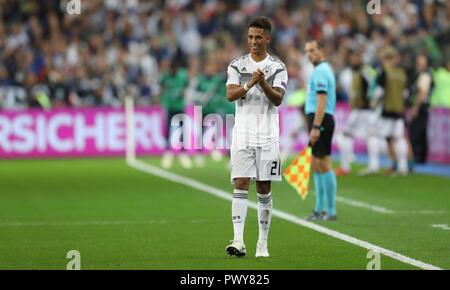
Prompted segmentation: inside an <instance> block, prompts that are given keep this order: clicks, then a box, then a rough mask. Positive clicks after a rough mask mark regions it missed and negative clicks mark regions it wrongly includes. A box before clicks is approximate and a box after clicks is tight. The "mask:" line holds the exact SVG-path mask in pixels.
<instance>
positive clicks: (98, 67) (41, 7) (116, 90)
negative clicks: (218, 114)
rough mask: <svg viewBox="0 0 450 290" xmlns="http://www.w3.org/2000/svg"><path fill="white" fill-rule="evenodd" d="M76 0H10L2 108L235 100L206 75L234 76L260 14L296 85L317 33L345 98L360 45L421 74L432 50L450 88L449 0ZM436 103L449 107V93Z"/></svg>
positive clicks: (3, 13) (5, 8) (4, 7)
mask: <svg viewBox="0 0 450 290" xmlns="http://www.w3.org/2000/svg"><path fill="white" fill-rule="evenodd" d="M67 2H68V1H60V0H50V1H46V0H39V1H25V0H23V1H21V0H16V1H11V0H0V108H2V109H11V108H26V107H30V106H31V107H35V106H37V107H44V108H49V107H80V106H119V105H120V104H121V98H122V97H123V96H124V95H125V94H132V95H134V96H136V97H137V99H138V100H139V103H140V104H159V103H162V104H164V105H165V106H166V107H170V106H172V105H173V103H177V105H178V106H180V105H181V104H183V103H184V102H185V101H187V102H192V101H193V102H211V101H214V100H216V99H220V98H221V97H223V98H222V99H225V97H224V90H223V88H221V86H220V85H217V86H212V87H209V86H208V85H205V84H206V83H208V82H209V80H210V78H214V79H215V82H216V83H217V84H219V83H221V81H223V83H224V82H225V81H224V80H225V77H226V76H225V75H224V74H225V72H226V66H227V64H228V63H229V62H230V60H231V59H233V58H235V57H237V56H239V55H241V54H242V53H243V51H244V50H245V48H246V34H245V31H246V29H245V28H246V23H247V21H248V19H249V18H250V17H251V16H253V15H268V16H270V17H271V18H272V19H273V21H274V24H275V27H276V30H275V32H274V35H273V41H272V51H273V53H274V54H276V55H277V56H279V57H280V58H281V59H282V60H284V61H285V62H286V63H287V64H288V69H289V77H290V82H289V84H290V87H289V91H291V92H292V91H295V90H296V89H298V88H305V83H306V81H305V80H306V79H307V78H308V74H309V72H310V70H311V67H310V66H309V64H308V63H307V61H306V59H305V58H304V55H303V45H304V43H305V41H306V40H307V39H309V38H317V37H320V38H323V39H324V40H325V43H326V50H327V55H329V56H330V61H331V62H332V64H333V65H334V67H335V68H336V73H337V77H338V80H339V84H340V86H339V94H338V98H339V99H340V100H343V101H345V100H347V99H348V89H349V88H348V83H349V81H348V78H346V71H348V70H346V69H348V67H349V64H348V63H349V61H348V60H349V51H350V50H351V49H352V48H354V47H355V46H358V47H359V48H361V49H363V51H364V55H363V60H364V62H365V63H367V64H371V65H372V66H374V67H375V68H376V67H377V66H379V65H380V61H379V58H378V55H377V53H378V52H379V50H380V49H381V48H382V47H385V46H387V45H389V44H390V45H393V46H394V47H395V48H397V50H398V51H399V52H400V54H401V56H402V62H401V64H402V65H403V66H404V67H405V68H406V69H407V71H408V72H409V74H411V75H412V74H414V63H415V62H414V61H413V60H414V58H415V56H416V55H418V54H420V53H425V54H426V55H427V56H428V57H429V59H430V64H431V65H432V67H434V68H438V67H441V69H440V70H436V72H437V71H439V72H440V73H439V74H437V73H436V74H434V76H435V78H439V80H437V81H438V82H437V83H436V82H435V85H441V86H444V87H445V88H448V86H449V84H448V82H449V75H450V72H449V70H450V51H449V49H450V45H449V43H450V41H449V37H450V36H449V35H450V2H448V1H444V0H411V1H406V0H398V1H381V3H382V4H383V5H382V13H381V14H379V15H376V14H375V15H369V14H368V13H367V11H366V2H367V1H360V0H341V1H326V0H319V1H306V0H297V1H274V0H252V1H244V0H234V1H218V0H203V1H201V0H200V1H191V0H167V1H151V0H150V1H143V0H141V1H139V0H105V1H100V0H91V1H84V0H82V1H81V7H82V10H81V14H80V15H69V14H68V13H67V11H66V4H67ZM202 78H203V79H202ZM196 85H197V86H198V87H201V88H200V89H203V90H204V91H205V90H206V91H208V90H209V91H208V92H209V93H208V94H206V96H204V98H200V100H195V97H194V99H192V98H187V100H185V99H186V98H185V97H186V94H185V89H186V88H188V87H190V88H194V89H195V86H196ZM211 90H215V91H217V92H215V93H214V94H211V93H210V91H211ZM441 90H442V89H441ZM289 91H288V95H289ZM447 92H448V91H447ZM191 95H193V96H195V94H191ZM444 95H445V94H444ZM177 98H179V100H177ZM165 99H166V100H165ZM431 102H432V104H433V105H436V106H450V95H449V94H447V95H446V96H442V94H440V95H439V96H438V97H436V98H434V99H433V98H432V99H431ZM221 106H226V104H223V103H221V102H220V101H218V102H217V103H216V104H215V105H214V106H213V109H214V108H217V107H221ZM169 109H170V108H169Z"/></svg>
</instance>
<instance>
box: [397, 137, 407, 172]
mask: <svg viewBox="0 0 450 290" xmlns="http://www.w3.org/2000/svg"><path fill="white" fill-rule="evenodd" d="M394 148H395V153H396V155H397V162H398V171H400V172H403V173H406V172H408V144H407V143H406V140H405V137H402V138H400V139H398V140H396V141H395V147H394Z"/></svg>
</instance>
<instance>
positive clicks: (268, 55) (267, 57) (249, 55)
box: [248, 53, 270, 64]
mask: <svg viewBox="0 0 450 290" xmlns="http://www.w3.org/2000/svg"><path fill="white" fill-rule="evenodd" d="M248 57H249V58H250V61H251V62H253V63H254V64H261V63H264V62H265V61H266V60H268V59H269V57H270V54H267V56H266V58H265V59H263V60H261V61H255V60H254V59H253V58H252V54H251V53H249V54H248Z"/></svg>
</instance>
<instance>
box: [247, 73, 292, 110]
mask: <svg viewBox="0 0 450 290" xmlns="http://www.w3.org/2000/svg"><path fill="white" fill-rule="evenodd" d="M254 73H255V74H257V76H258V84H259V86H260V87H261V88H262V90H263V91H264V94H265V95H266V96H267V98H268V99H269V100H270V101H271V102H272V104H274V105H275V106H277V107H278V106H279V105H281V103H282V102H283V98H284V94H285V90H284V89H283V88H280V87H271V86H270V85H269V84H268V83H267V81H266V79H265V77H264V73H263V72H262V71H261V70H259V69H258V70H257V71H255V72H254Z"/></svg>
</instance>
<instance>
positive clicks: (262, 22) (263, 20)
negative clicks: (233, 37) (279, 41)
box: [248, 16, 272, 34]
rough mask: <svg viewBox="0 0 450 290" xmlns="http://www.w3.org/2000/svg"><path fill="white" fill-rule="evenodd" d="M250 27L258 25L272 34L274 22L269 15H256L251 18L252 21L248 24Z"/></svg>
mask: <svg viewBox="0 0 450 290" xmlns="http://www.w3.org/2000/svg"><path fill="white" fill-rule="evenodd" d="M250 27H256V28H261V29H264V31H265V32H267V33H268V34H270V33H271V32H272V22H271V21H270V19H269V18H268V17H265V16H255V17H252V19H250V22H249V24H248V28H250Z"/></svg>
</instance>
